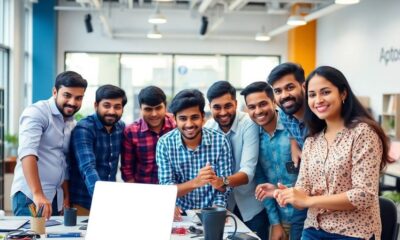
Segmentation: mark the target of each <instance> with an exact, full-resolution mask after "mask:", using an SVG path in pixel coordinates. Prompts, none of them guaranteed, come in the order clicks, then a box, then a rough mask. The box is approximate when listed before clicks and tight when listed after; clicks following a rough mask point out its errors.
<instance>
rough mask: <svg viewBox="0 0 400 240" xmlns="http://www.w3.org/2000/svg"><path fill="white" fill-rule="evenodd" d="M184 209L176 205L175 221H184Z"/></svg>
mask: <svg viewBox="0 0 400 240" xmlns="http://www.w3.org/2000/svg"><path fill="white" fill-rule="evenodd" d="M181 213H182V210H181V208H180V207H175V212H174V222H181V221H182V214H181Z"/></svg>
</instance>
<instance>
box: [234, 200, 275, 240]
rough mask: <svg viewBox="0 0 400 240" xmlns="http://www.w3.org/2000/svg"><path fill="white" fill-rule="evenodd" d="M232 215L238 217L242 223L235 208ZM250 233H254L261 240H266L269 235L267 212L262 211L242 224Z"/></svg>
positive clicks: (240, 216)
mask: <svg viewBox="0 0 400 240" xmlns="http://www.w3.org/2000/svg"><path fill="white" fill-rule="evenodd" d="M233 213H234V214H235V215H236V216H238V218H239V219H240V220H242V221H243V218H242V215H241V214H240V211H239V209H238V208H237V207H235V209H234V211H233ZM244 224H246V226H247V227H248V228H250V230H251V231H253V232H256V233H257V236H258V237H259V238H260V239H261V240H268V235H269V221H268V215H267V212H266V211H265V210H264V209H263V210H262V211H261V212H259V213H258V214H257V215H255V216H254V217H253V218H252V219H251V220H249V221H247V222H244Z"/></svg>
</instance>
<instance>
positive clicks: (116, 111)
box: [69, 85, 127, 215]
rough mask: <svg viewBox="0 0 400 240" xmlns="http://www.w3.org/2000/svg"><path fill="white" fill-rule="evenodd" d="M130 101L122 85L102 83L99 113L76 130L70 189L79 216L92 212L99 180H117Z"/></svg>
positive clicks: (72, 145)
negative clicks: (125, 120) (125, 115)
mask: <svg viewBox="0 0 400 240" xmlns="http://www.w3.org/2000/svg"><path fill="white" fill-rule="evenodd" d="M126 102H127V99H126V96H125V92H124V90H122V89H121V88H119V87H116V86H113V85H104V86H101V87H100V88H99V89H97V91H96V101H95V103H94V106H95V109H96V113H95V114H93V115H90V116H88V117H86V118H84V119H82V120H80V121H79V122H78V124H77V125H76V127H75V129H74V130H73V132H72V136H71V149H72V154H71V155H72V156H71V163H70V165H71V167H70V176H71V177H70V179H71V181H70V188H69V189H70V193H71V204H72V206H73V207H75V208H77V209H78V215H89V210H90V206H91V203H92V196H93V191H94V186H95V183H96V181H99V180H101V181H113V182H115V180H116V179H115V176H116V174H117V168H118V159H119V155H120V153H121V145H122V136H123V131H124V127H125V124H124V123H123V122H122V121H120V119H121V116H122V113H123V110H124V106H125V104H126Z"/></svg>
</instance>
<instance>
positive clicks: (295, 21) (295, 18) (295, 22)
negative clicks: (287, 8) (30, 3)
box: [286, 15, 307, 26]
mask: <svg viewBox="0 0 400 240" xmlns="http://www.w3.org/2000/svg"><path fill="white" fill-rule="evenodd" d="M286 24H287V25H290V26H302V25H306V24H307V22H306V20H305V19H304V17H302V16H300V15H292V16H290V17H289V18H288V20H287V22H286Z"/></svg>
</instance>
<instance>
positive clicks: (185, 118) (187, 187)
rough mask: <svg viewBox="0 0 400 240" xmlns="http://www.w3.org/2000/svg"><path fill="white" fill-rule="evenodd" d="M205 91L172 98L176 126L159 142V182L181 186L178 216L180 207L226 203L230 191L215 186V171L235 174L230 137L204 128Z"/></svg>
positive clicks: (178, 215)
mask: <svg viewBox="0 0 400 240" xmlns="http://www.w3.org/2000/svg"><path fill="white" fill-rule="evenodd" d="M204 105H205V100H204V97H203V94H202V93H201V92H200V91H198V90H182V91H181V92H179V93H178V94H177V95H176V96H175V97H174V99H173V100H172V102H171V106H170V110H171V112H172V113H173V114H174V117H175V121H176V125H177V129H175V130H172V131H171V132H169V133H167V134H166V135H164V136H162V137H161V138H160V140H159V141H158V143H157V154H156V159H157V165H158V169H159V170H158V178H159V181H160V184H166V185H168V184H175V185H176V186H177V187H178V198H177V201H176V205H177V208H176V211H175V219H176V220H179V219H180V209H184V210H186V209H200V208H204V207H211V206H214V205H216V206H224V207H225V206H226V198H227V194H228V192H229V191H218V190H216V189H214V188H213V187H212V185H211V184H213V182H214V181H216V179H215V175H216V176H219V177H227V176H230V175H231V174H232V153H231V148H230V144H229V142H228V140H227V139H226V138H225V136H224V135H223V134H221V133H219V132H217V131H214V130H211V129H207V128H203V123H204Z"/></svg>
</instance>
